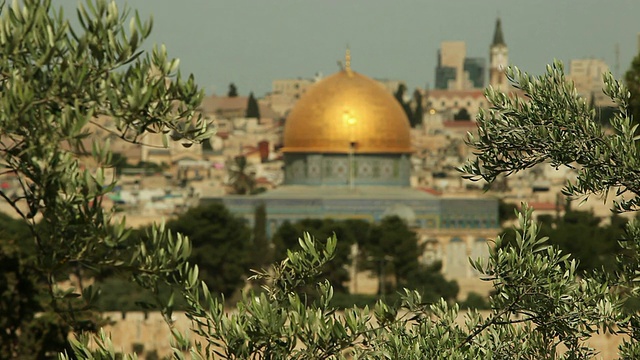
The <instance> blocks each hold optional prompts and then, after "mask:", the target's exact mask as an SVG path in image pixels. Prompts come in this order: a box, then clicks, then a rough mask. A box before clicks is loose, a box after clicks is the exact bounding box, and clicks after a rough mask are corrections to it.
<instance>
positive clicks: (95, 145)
mask: <svg viewBox="0 0 640 360" xmlns="http://www.w3.org/2000/svg"><path fill="white" fill-rule="evenodd" d="M77 17H78V25H77V26H75V27H72V26H71V25H70V23H69V22H68V20H67V19H66V18H65V16H64V14H63V11H62V10H61V9H60V10H59V9H56V8H54V7H53V6H52V4H51V1H50V0H24V1H21V2H18V1H15V2H14V3H13V4H12V5H5V4H3V5H2V6H0V91H1V96H0V176H5V175H10V176H14V177H15V178H16V179H17V181H18V182H19V190H18V191H17V192H16V193H15V194H10V193H8V192H6V191H5V190H3V189H0V198H1V199H2V200H4V202H6V203H7V204H8V205H9V206H10V207H11V208H12V209H13V211H14V212H15V214H16V215H17V216H18V217H20V218H22V219H23V220H24V221H25V222H26V223H27V224H28V228H29V236H28V238H25V239H22V241H33V242H34V243H35V246H36V249H37V251H36V254H37V255H36V257H35V260H34V261H33V262H32V263H31V264H30V267H31V268H32V270H33V271H35V272H37V273H38V275H39V276H38V278H42V279H44V282H45V284H46V293H47V294H48V298H49V301H48V305H49V306H48V307H47V309H48V310H52V311H54V312H55V313H57V314H58V315H59V316H60V317H61V318H62V319H63V321H65V322H66V323H68V324H69V325H70V326H72V328H74V329H80V328H82V326H83V322H84V321H85V320H88V319H89V318H90V315H89V314H87V313H86V311H85V310H87V309H89V308H90V305H91V303H92V300H93V299H94V298H95V296H96V295H97V291H96V290H95V289H94V288H93V287H91V286H83V284H82V281H80V282H79V284H78V285H79V286H76V287H75V288H61V287H59V286H58V284H59V283H60V281H62V280H65V279H68V275H69V274H70V273H74V274H77V275H79V276H78V278H79V279H82V278H83V277H84V274H85V273H86V272H92V271H100V270H101V269H103V268H105V267H107V268H118V269H120V270H122V271H123V272H129V273H130V274H131V276H132V277H133V278H134V279H135V280H137V281H139V282H141V283H145V284H146V285H147V286H148V287H151V288H153V287H154V286H155V285H154V284H155V282H156V281H155V279H156V278H157V277H158V276H159V274H162V273H163V272H169V271H172V270H173V269H174V267H175V264H177V263H179V262H180V261H182V259H184V258H186V256H188V253H189V247H188V246H189V243H188V242H185V241H183V239H182V237H181V236H172V235H169V234H168V233H167V232H165V231H164V229H163V227H162V226H156V227H155V228H154V230H153V236H151V237H150V240H149V241H148V244H140V243H138V244H131V243H128V242H127V236H128V230H127V228H126V225H125V223H124V221H123V222H122V223H119V224H116V225H113V224H112V221H111V215H112V214H111V212H110V211H107V210H105V209H104V208H103V206H102V198H103V196H104V195H105V194H107V193H108V192H109V191H110V190H111V189H112V188H113V186H114V185H115V183H114V180H113V179H110V178H108V177H107V176H106V175H105V169H107V168H109V167H111V166H112V160H113V158H112V155H111V153H110V150H109V147H110V143H109V141H108V139H107V140H105V138H107V137H106V136H103V137H101V138H99V137H96V136H95V130H96V129H98V128H100V130H101V131H102V132H103V133H105V132H106V133H107V134H109V136H110V137H114V138H118V139H120V140H122V141H128V142H131V143H143V142H144V140H143V138H144V136H145V134H149V133H156V134H158V136H162V138H163V140H164V143H165V144H166V143H167V142H168V140H169V138H170V137H171V136H172V135H175V134H180V137H182V140H181V141H182V142H183V143H184V144H185V145H189V144H191V143H193V142H195V141H201V140H202V139H204V138H206V137H207V136H210V131H209V130H208V129H207V126H206V124H205V123H204V122H203V121H202V120H201V119H200V118H199V117H198V116H197V114H196V112H195V109H196V108H197V106H198V104H199V103H200V101H201V99H202V96H203V93H202V92H201V91H200V90H199V89H198V88H197V86H196V85H195V83H194V79H193V78H192V77H189V78H188V79H184V78H182V76H181V75H180V73H179V72H178V71H177V66H178V61H177V60H172V59H170V58H168V56H167V53H166V50H165V48H164V47H163V46H160V47H154V49H153V51H151V53H145V52H144V51H142V50H141V44H142V41H143V40H144V39H145V38H147V37H148V36H149V33H150V31H151V27H152V26H151V21H146V22H143V21H141V20H140V18H139V17H138V15H137V14H131V13H130V11H128V10H126V9H125V10H124V11H122V12H121V11H119V10H118V8H117V7H116V5H115V3H113V2H112V3H107V2H106V1H102V0H97V1H95V2H92V1H88V2H87V3H86V5H80V6H79V8H78V11H77ZM104 117H108V118H110V119H112V120H113V126H105V125H104V123H102V122H100V121H99V120H100V119H102V118H104ZM174 137H175V136H174ZM160 244H162V246H164V247H165V248H166V252H165V253H162V254H160V253H156V252H150V251H149V250H152V251H154V250H157V248H158V246H159V245H160ZM37 295H38V294H34V296H37ZM23 330H24V329H23ZM23 330H22V333H24V331H23ZM20 332H21V331H18V332H17V333H20ZM15 343H16V344H17V342H15ZM9 348H10V350H9V354H4V355H6V356H8V357H16V356H19V355H20V354H21V349H18V348H15V347H12V346H9Z"/></svg>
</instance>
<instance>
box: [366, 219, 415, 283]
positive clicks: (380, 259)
mask: <svg viewBox="0 0 640 360" xmlns="http://www.w3.org/2000/svg"><path fill="white" fill-rule="evenodd" d="M360 253H361V255H362V256H361V259H362V260H361V264H362V266H363V268H365V269H370V270H373V271H375V272H376V273H377V274H378V278H385V277H386V276H385V274H390V275H392V276H393V279H394V283H395V284H396V288H398V289H401V288H403V287H406V286H407V281H408V279H409V277H410V276H416V273H417V272H418V268H419V264H418V257H419V256H420V254H421V249H420V248H419V246H418V239H417V237H416V234H415V233H414V232H413V231H411V229H409V227H408V226H407V224H406V223H405V222H404V221H403V220H402V219H400V218H399V217H397V216H390V217H386V218H384V219H382V221H380V223H378V224H375V225H373V226H372V228H371V231H370V234H369V236H367V237H364V238H363V239H362V242H361V246H360ZM386 280H387V279H384V280H383V281H386ZM383 281H381V282H380V286H381V287H382V286H384V283H383ZM387 289H388V290H390V291H394V290H395V289H394V288H393V287H391V288H387ZM378 292H379V293H381V294H383V293H386V292H387V291H383V289H382V288H380V289H379V291H378Z"/></svg>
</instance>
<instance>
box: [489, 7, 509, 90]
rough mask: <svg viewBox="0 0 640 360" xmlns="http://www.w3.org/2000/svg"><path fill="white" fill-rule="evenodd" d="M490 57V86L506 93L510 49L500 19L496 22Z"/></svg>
mask: <svg viewBox="0 0 640 360" xmlns="http://www.w3.org/2000/svg"><path fill="white" fill-rule="evenodd" d="M489 57H490V68H489V85H491V86H493V87H494V88H496V89H499V90H502V91H506V90H507V88H508V82H507V77H506V76H505V74H504V71H505V69H506V67H507V65H509V49H508V48H507V43H505V41H504V35H503V34H502V24H501V22H500V18H498V19H497V20H496V28H495V31H494V33H493V42H492V43H491V47H490V48H489Z"/></svg>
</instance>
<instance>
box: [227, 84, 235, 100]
mask: <svg viewBox="0 0 640 360" xmlns="http://www.w3.org/2000/svg"><path fill="white" fill-rule="evenodd" d="M227 96H228V97H237V96H238V88H237V87H236V84H234V83H231V84H229V91H227Z"/></svg>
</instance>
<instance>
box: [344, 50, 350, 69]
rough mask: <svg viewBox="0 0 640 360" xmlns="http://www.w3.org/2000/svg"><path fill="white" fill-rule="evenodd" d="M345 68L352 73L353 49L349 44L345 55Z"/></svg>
mask: <svg viewBox="0 0 640 360" xmlns="http://www.w3.org/2000/svg"><path fill="white" fill-rule="evenodd" d="M344 69H345V70H346V71H347V72H348V73H350V72H351V50H350V49H349V46H347V51H346V53H345V55H344Z"/></svg>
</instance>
